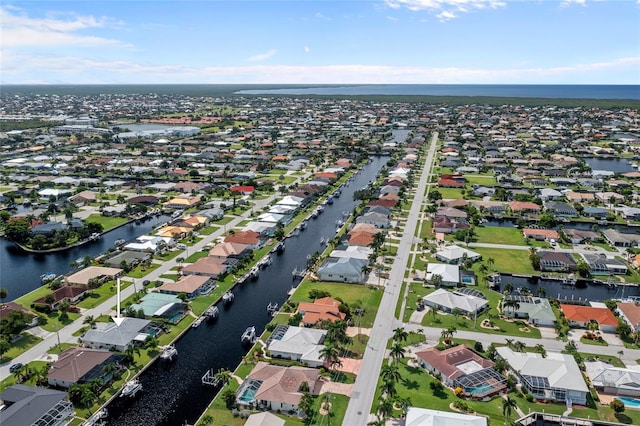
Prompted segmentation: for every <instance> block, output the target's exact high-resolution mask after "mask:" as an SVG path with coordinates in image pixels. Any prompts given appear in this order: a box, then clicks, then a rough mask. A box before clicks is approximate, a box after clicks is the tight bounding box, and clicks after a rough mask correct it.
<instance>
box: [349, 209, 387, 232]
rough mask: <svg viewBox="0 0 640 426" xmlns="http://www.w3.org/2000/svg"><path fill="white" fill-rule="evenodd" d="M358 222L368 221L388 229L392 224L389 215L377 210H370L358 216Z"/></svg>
mask: <svg viewBox="0 0 640 426" xmlns="http://www.w3.org/2000/svg"><path fill="white" fill-rule="evenodd" d="M356 223H366V224H369V225H373V226H375V227H376V228H381V229H386V228H389V227H390V226H391V222H390V221H389V218H388V216H387V215H385V214H382V213H377V212H368V213H365V214H363V215H361V216H358V217H357V218H356Z"/></svg>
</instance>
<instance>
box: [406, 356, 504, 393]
mask: <svg viewBox="0 0 640 426" xmlns="http://www.w3.org/2000/svg"><path fill="white" fill-rule="evenodd" d="M416 357H417V361H418V363H419V364H420V365H421V366H422V367H423V368H424V369H426V370H427V371H429V372H431V373H432V374H434V375H439V376H440V377H441V380H442V383H444V384H445V385H447V386H449V387H451V388H456V387H460V388H461V389H463V390H464V392H465V393H466V394H468V395H469V396H470V397H474V398H479V399H484V398H490V397H493V396H495V395H498V394H501V393H505V392H506V389H507V386H506V378H505V377H504V376H503V375H502V374H500V373H499V372H497V371H496V370H494V369H493V361H491V360H489V359H486V358H483V357H481V356H480V355H478V354H477V353H475V352H473V351H472V350H471V349H469V348H467V347H466V346H465V345H457V346H453V347H451V348H447V349H444V350H441V351H440V350H438V349H436V348H435V347H431V348H428V349H425V350H424V351H420V352H416Z"/></svg>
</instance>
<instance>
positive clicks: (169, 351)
mask: <svg viewBox="0 0 640 426" xmlns="http://www.w3.org/2000/svg"><path fill="white" fill-rule="evenodd" d="M177 356H178V350H177V349H176V347H175V346H173V345H167V346H165V347H164V349H163V350H162V352H161V353H160V359H164V360H166V361H173V360H174V358H175V357H177Z"/></svg>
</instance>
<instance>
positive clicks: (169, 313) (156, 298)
mask: <svg viewBox="0 0 640 426" xmlns="http://www.w3.org/2000/svg"><path fill="white" fill-rule="evenodd" d="M131 309H132V310H134V311H135V312H136V313H137V312H139V311H142V313H143V314H144V316H145V318H160V319H165V320H167V321H168V322H170V323H171V324H177V323H178V322H179V321H180V320H181V319H182V318H183V317H184V316H185V315H186V313H187V310H188V306H187V304H186V303H184V302H183V301H182V299H180V298H179V297H177V296H176V295H175V294H169V293H168V292H165V293H158V292H155V291H154V292H151V293H147V294H145V295H144V296H143V297H142V299H140V301H139V302H138V303H134V304H132V305H131Z"/></svg>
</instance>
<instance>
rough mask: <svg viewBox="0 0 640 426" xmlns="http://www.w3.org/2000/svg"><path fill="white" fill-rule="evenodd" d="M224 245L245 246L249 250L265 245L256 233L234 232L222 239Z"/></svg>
mask: <svg viewBox="0 0 640 426" xmlns="http://www.w3.org/2000/svg"><path fill="white" fill-rule="evenodd" d="M224 241H225V242H226V243H238V244H246V245H247V246H248V247H249V248H250V249H251V250H257V249H259V248H260V247H262V246H263V245H264V243H265V241H264V240H263V239H261V238H260V234H259V233H257V232H256V231H236V232H235V233H233V234H230V235H227V236H226V237H224Z"/></svg>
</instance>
